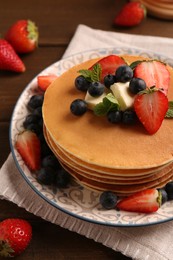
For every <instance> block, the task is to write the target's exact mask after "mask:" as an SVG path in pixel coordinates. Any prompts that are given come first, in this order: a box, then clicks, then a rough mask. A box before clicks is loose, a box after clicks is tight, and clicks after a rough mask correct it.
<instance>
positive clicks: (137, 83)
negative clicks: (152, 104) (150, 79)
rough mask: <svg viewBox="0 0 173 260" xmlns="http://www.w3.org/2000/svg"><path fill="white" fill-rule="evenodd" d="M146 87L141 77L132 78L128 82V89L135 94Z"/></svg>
mask: <svg viewBox="0 0 173 260" xmlns="http://www.w3.org/2000/svg"><path fill="white" fill-rule="evenodd" d="M145 89H146V83H145V81H144V80H143V79H140V78H132V79H131V80H130V83H129V90H130V92H131V93H132V94H137V93H138V92H140V91H142V90H145Z"/></svg>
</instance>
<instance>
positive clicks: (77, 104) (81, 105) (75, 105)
mask: <svg viewBox="0 0 173 260" xmlns="http://www.w3.org/2000/svg"><path fill="white" fill-rule="evenodd" d="M70 110H71V112H72V114H74V115H75V116H81V115H83V114H84V113H85V112H86V111H87V103H86V102H85V101H84V100H82V99H75V100H74V101H73V102H72V103H71V105H70Z"/></svg>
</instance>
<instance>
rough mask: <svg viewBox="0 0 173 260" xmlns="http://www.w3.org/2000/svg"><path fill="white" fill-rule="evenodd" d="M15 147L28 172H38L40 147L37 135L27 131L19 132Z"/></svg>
mask: <svg viewBox="0 0 173 260" xmlns="http://www.w3.org/2000/svg"><path fill="white" fill-rule="evenodd" d="M15 145H16V149H17V150H18V152H19V154H20V155H21V157H22V159H23V160H24V162H25V163H26V165H27V166H28V167H29V168H30V170H33V171H35V170H38V169H39V168H40V157H41V147H40V140H39V138H38V137H37V135H36V134H35V133H33V132H32V131H29V130H26V131H24V132H21V133H20V134H19V135H18V137H17V141H16V144H15Z"/></svg>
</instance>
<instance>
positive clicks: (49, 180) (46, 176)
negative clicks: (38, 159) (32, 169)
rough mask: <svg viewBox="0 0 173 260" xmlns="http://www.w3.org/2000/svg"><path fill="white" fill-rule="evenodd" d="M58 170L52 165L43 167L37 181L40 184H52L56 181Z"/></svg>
mask: <svg viewBox="0 0 173 260" xmlns="http://www.w3.org/2000/svg"><path fill="white" fill-rule="evenodd" d="M55 178H56V172H55V170H54V169H53V168H51V167H44V168H41V169H40V170H39V171H38V173H37V177H36V179H37V181H38V182H39V183H40V184H44V185H51V184H53V183H54V182H55Z"/></svg>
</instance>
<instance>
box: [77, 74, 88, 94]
mask: <svg viewBox="0 0 173 260" xmlns="http://www.w3.org/2000/svg"><path fill="white" fill-rule="evenodd" d="M89 85H90V82H89V81H88V80H87V79H86V78H85V77H84V76H82V75H80V76H78V77H77V78H76V79H75V87H76V88H77V89H78V90H80V91H87V90H88V88H89Z"/></svg>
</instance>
